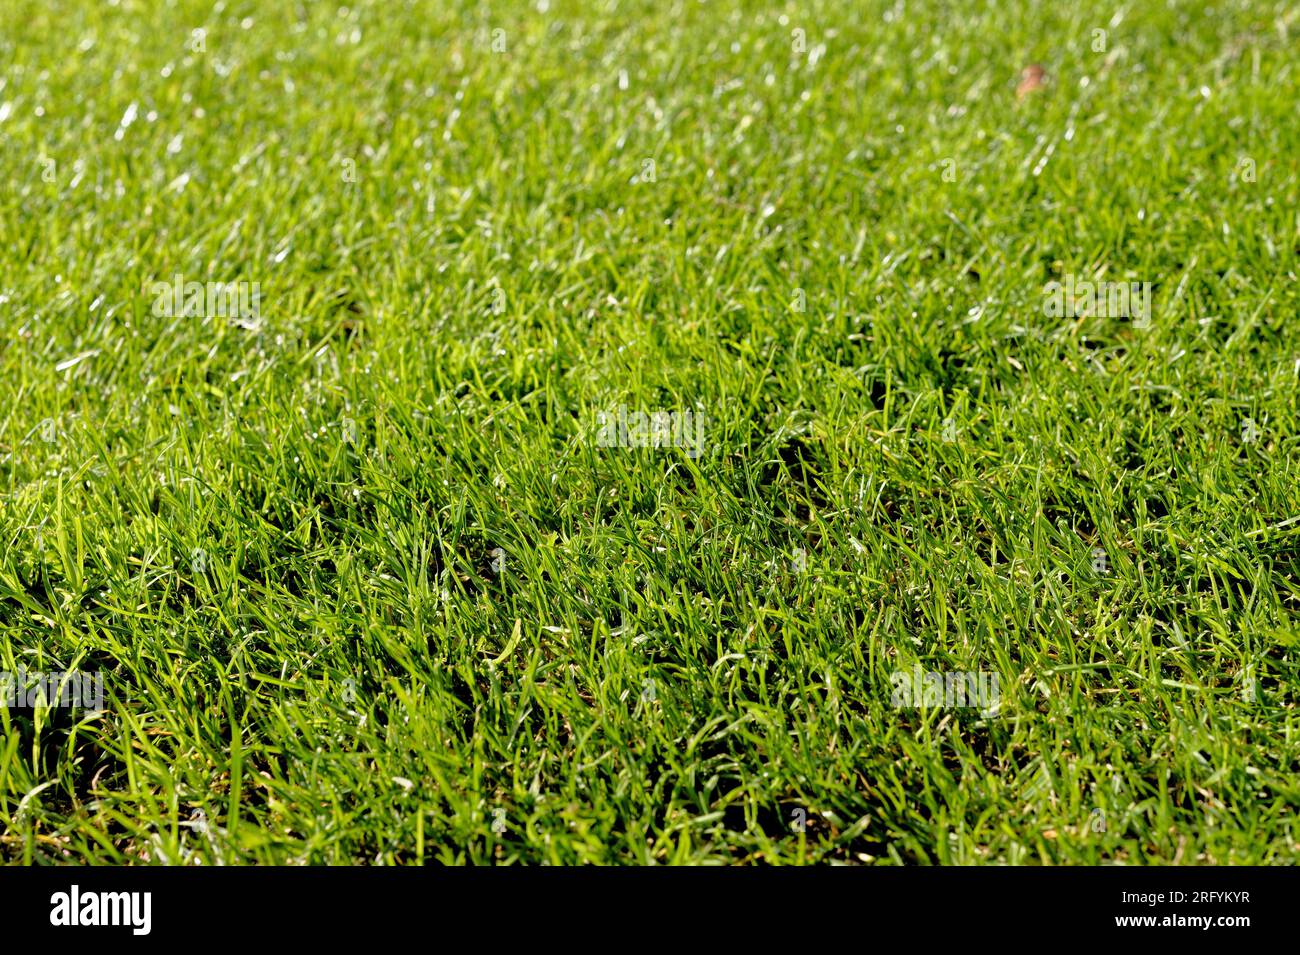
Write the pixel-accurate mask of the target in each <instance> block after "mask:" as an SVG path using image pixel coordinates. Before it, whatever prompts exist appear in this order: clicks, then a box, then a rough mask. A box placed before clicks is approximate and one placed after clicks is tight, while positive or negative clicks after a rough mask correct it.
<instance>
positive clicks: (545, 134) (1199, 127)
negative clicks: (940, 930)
mask: <svg viewBox="0 0 1300 955" xmlns="http://www.w3.org/2000/svg"><path fill="white" fill-rule="evenodd" d="M1035 67H1037V68H1035ZM1297 102H1300V12H1298V11H1297V8H1296V7H1295V6H1294V4H1291V3H1288V2H1281V0H1222V2H1198V0H1191V2H1180V3H1163V2H1156V0H1134V2H1126V3H1100V2H1094V0H1083V2H1079V3H1054V4H1023V3H1000V2H999V3H994V2H980V3H974V2H960V3H952V2H948V0H924V2H922V0H855V2H850V0H809V2H800V3H793V2H792V3H784V4H782V3H776V4H768V3H759V2H737V0H723V2H713V3H700V2H696V0H680V2H660V3H652V2H645V0H608V2H603V0H602V2H599V3H589V2H581V0H549V2H548V0H532V2H527V3H525V2H522V0H519V2H503V3H470V2H461V0H454V2H450V3H434V2H427V3H426V2H418V3H417V2H378V0H373V2H372V0H351V2H348V3H346V4H345V5H340V4H336V3H332V2H327V3H306V2H302V3H285V4H267V3H257V2H251V0H219V2H216V3H213V2H199V0H176V2H171V3H162V2H145V0H110V2H92V0H4V2H3V4H0V171H2V172H3V189H2V190H0V249H3V255H0V540H2V543H0V670H2V671H6V672H9V673H15V674H22V673H26V674H27V676H28V677H30V676H31V674H40V673H62V672H76V673H78V674H87V675H97V678H98V679H102V681H103V684H102V685H103V691H104V692H103V701H102V707H100V708H95V707H89V708H87V707H84V706H83V707H75V706H54V707H50V706H46V705H44V703H43V702H41V701H36V702H35V704H34V705H20V704H21V703H22V701H21V700H20V701H18V702H16V703H15V705H14V706H13V707H11V708H7V709H0V859H3V860H4V861H8V862H29V863H62V862H75V861H90V862H95V863H108V864H131V863H148V864H158V863H191V864H221V863H224V864H244V863H279V864H302V863H343V864H371V863H384V864H388V863H395V864H416V863H421V862H425V863H428V862H472V863H534V864H536V863H551V864H565V863H612V864H639V863H713V864H718V863H796V864H797V863H812V862H823V863H824V862H836V863H853V864H860V863H876V864H932V863H961V864H970V863H1035V864H1036V863H1127V864H1152V863H1162V864H1168V863H1178V864H1188V865H1195V864H1209V863H1265V864H1273V863H1294V862H1296V861H1297V859H1298V858H1300V826H1298V824H1297V822H1296V809H1297V804H1298V803H1300V775H1298V773H1297V770H1298V769H1300V719H1298V718H1297V709H1296V704H1297V695H1296V679H1297V664H1298V663H1300V636H1298V634H1297V625H1296V621H1297V611H1300V579H1298V574H1300V481H1298V478H1300V468H1298V466H1297V448H1298V445H1297V425H1298V420H1297V418H1298V416H1297V399H1296V395H1297V387H1298V386H1300V329H1298V327H1297V321H1298V314H1297V313H1298V311H1300V292H1298V289H1297V251H1298V248H1300V215H1298V213H1297V209H1298V208H1300V189H1298V183H1300V170H1298V168H1297V163H1298V160H1300V122H1297V113H1296V104H1297ZM1054 282H1057V283H1062V285H1063V286H1066V283H1068V286H1066V287H1067V288H1068V289H1072V290H1073V292H1072V293H1070V294H1071V295H1073V296H1074V297H1075V298H1076V299H1078V298H1079V297H1080V296H1086V292H1080V291H1079V290H1080V289H1085V288H1087V283H1091V284H1092V285H1093V286H1095V287H1096V288H1097V289H1099V290H1100V289H1109V290H1110V292H1114V291H1115V290H1116V289H1119V290H1121V291H1123V292H1125V293H1127V292H1128V291H1129V290H1133V291H1134V294H1133V296H1131V297H1129V298H1128V299H1127V300H1126V299H1125V297H1124V296H1112V297H1110V298H1107V296H1106V295H1102V294H1099V295H1098V296H1097V298H1096V301H1095V302H1094V303H1093V306H1094V307H1092V308H1089V307H1087V305H1086V303H1085V304H1083V305H1080V303H1079V302H1078V301H1075V302H1070V301H1066V302H1065V303H1064V304H1065V307H1064V308H1062V307H1061V300H1060V296H1056V295H1055V292H1054V290H1055V288H1056V287H1055V286H1053V285H1051V283H1054ZM227 283H230V285H229V288H227ZM1107 283H1113V284H1110V285H1108V284H1107ZM1130 283H1136V286H1134V285H1130ZM1143 283H1148V284H1146V285H1143ZM1142 290H1145V294H1146V295H1149V298H1143V297H1142V295H1141V294H1139V293H1140V292H1141V291H1142ZM236 292H237V293H238V294H236ZM241 296H242V297H241ZM1068 297H1069V296H1068V295H1067V298H1068ZM1143 302H1145V303H1146V304H1147V305H1149V308H1147V307H1145V305H1143V304H1142V303H1143ZM1071 305H1075V306H1079V307H1070V306H1071ZM688 415H689V417H688ZM656 445H658V446H656ZM912 680H915V686H914V687H912V688H913V689H916V690H917V691H918V692H917V693H915V694H912V695H909V693H908V692H900V689H901V690H904V691H906V690H907V688H908V687H909V686H911V681H912ZM963 689H964V690H965V691H967V694H968V697H967V699H965V701H964V702H963V700H962V699H961V698H960V694H961V691H963ZM932 690H934V691H936V692H937V693H938V696H937V697H934V698H932V697H931V696H930V692H931V691H932ZM954 690H956V691H957V696H956V697H954V696H953V692H954ZM976 698H978V699H976ZM28 702H31V701H28ZM976 703H978V705H975V704H976Z"/></svg>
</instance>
